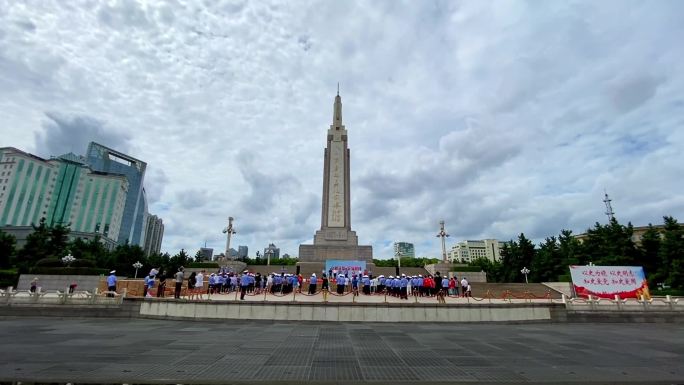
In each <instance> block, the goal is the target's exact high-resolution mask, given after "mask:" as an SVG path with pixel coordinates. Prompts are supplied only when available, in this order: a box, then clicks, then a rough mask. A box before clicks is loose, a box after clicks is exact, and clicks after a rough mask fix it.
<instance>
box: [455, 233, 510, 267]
mask: <svg viewBox="0 0 684 385" xmlns="http://www.w3.org/2000/svg"><path fill="white" fill-rule="evenodd" d="M503 245H504V243H503V242H500V241H498V240H496V239H482V240H468V241H463V242H459V243H457V244H456V245H454V246H452V247H451V250H449V252H448V253H447V258H448V259H449V261H450V262H453V263H470V262H472V261H474V260H476V259H478V258H486V259H489V260H490V261H499V260H501V249H502V248H503Z"/></svg>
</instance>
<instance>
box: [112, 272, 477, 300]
mask: <svg viewBox="0 0 684 385" xmlns="http://www.w3.org/2000/svg"><path fill="white" fill-rule="evenodd" d="M329 274H330V273H329ZM113 275H114V271H112V276H113ZM112 279H114V280H115V279H116V278H115V277H114V278H112V277H111V276H110V279H108V286H109V288H110V289H111V288H112V285H111V284H112V283H113V282H111V281H112ZM205 279H206V282H207V285H206V287H205V284H204V282H205ZM173 280H174V282H175V287H174V298H180V297H181V294H182V287H183V283H184V281H185V271H184V269H183V268H182V267H181V268H179V269H178V271H177V272H176V273H175V274H174V275H173ZM114 282H115V281H114ZM307 284H308V287H306V286H307ZM319 285H320V289H319ZM155 287H156V296H157V297H164V295H165V293H164V292H165V290H166V276H165V275H164V274H163V273H161V274H160V272H159V271H158V270H157V269H152V270H151V271H150V273H149V274H148V275H147V276H146V277H145V285H144V293H143V296H145V297H151V296H152V295H153V292H155V290H154V289H155ZM305 287H306V290H304V292H302V289H303V288H305ZM323 290H325V291H327V292H330V293H331V294H333V295H334V294H337V295H347V294H352V295H355V296H357V295H359V294H364V295H375V294H387V295H391V296H394V297H397V298H400V299H408V297H409V296H415V297H444V296H452V297H458V296H464V297H465V296H470V295H471V286H470V283H469V282H468V280H467V278H465V277H462V279H461V280H460V281H459V280H458V278H456V277H450V278H448V277H442V276H441V275H440V273H436V274H435V275H431V274H427V275H425V276H423V275H422V274H418V275H412V276H407V275H406V274H401V275H397V276H392V275H390V276H387V277H385V276H384V275H378V276H373V275H372V274H351V273H347V274H343V273H339V274H338V273H332V274H330V277H329V276H328V274H326V273H322V274H321V276H320V278H319V277H318V276H317V275H316V274H315V273H314V274H312V275H311V277H310V278H308V279H306V278H303V277H302V275H301V274H289V273H280V274H278V273H271V274H268V275H261V273H252V272H249V271H247V270H245V271H244V272H242V274H237V273H233V272H227V271H225V270H219V271H217V272H215V273H211V274H209V275H208V276H207V272H206V270H202V271H199V272H192V273H191V274H190V276H189V277H188V278H187V292H186V294H187V297H188V299H199V300H202V299H204V295H205V294H206V295H207V296H209V295H215V294H228V293H233V292H235V291H240V299H243V300H244V297H245V295H257V294H263V293H264V292H268V293H270V294H273V295H287V294H290V293H292V292H295V291H296V292H297V293H302V294H308V295H315V294H318V293H320V292H321V291H323Z"/></svg>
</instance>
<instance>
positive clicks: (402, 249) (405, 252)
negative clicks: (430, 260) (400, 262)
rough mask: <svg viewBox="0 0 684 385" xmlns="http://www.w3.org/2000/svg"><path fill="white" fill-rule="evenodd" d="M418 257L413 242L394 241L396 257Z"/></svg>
mask: <svg viewBox="0 0 684 385" xmlns="http://www.w3.org/2000/svg"><path fill="white" fill-rule="evenodd" d="M404 257H411V258H415V257H416V250H415V248H414V247H413V243H409V242H394V258H404Z"/></svg>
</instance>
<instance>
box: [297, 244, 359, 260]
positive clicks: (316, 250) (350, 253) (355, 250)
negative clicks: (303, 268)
mask: <svg viewBox="0 0 684 385" xmlns="http://www.w3.org/2000/svg"><path fill="white" fill-rule="evenodd" d="M328 259H342V260H358V261H366V262H372V261H373V247H372V246H348V245H299V260H300V261H302V262H323V263H325V261H326V260H328Z"/></svg>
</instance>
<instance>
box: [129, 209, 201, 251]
mask: <svg viewBox="0 0 684 385" xmlns="http://www.w3.org/2000/svg"><path fill="white" fill-rule="evenodd" d="M163 238H164V221H162V219H161V218H159V217H158V216H156V215H148V216H147V226H146V230H145V246H144V247H143V249H144V250H145V255H148V256H149V255H152V254H157V253H159V251H161V244H162V239H163ZM212 251H213V250H212ZM210 259H211V255H210Z"/></svg>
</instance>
